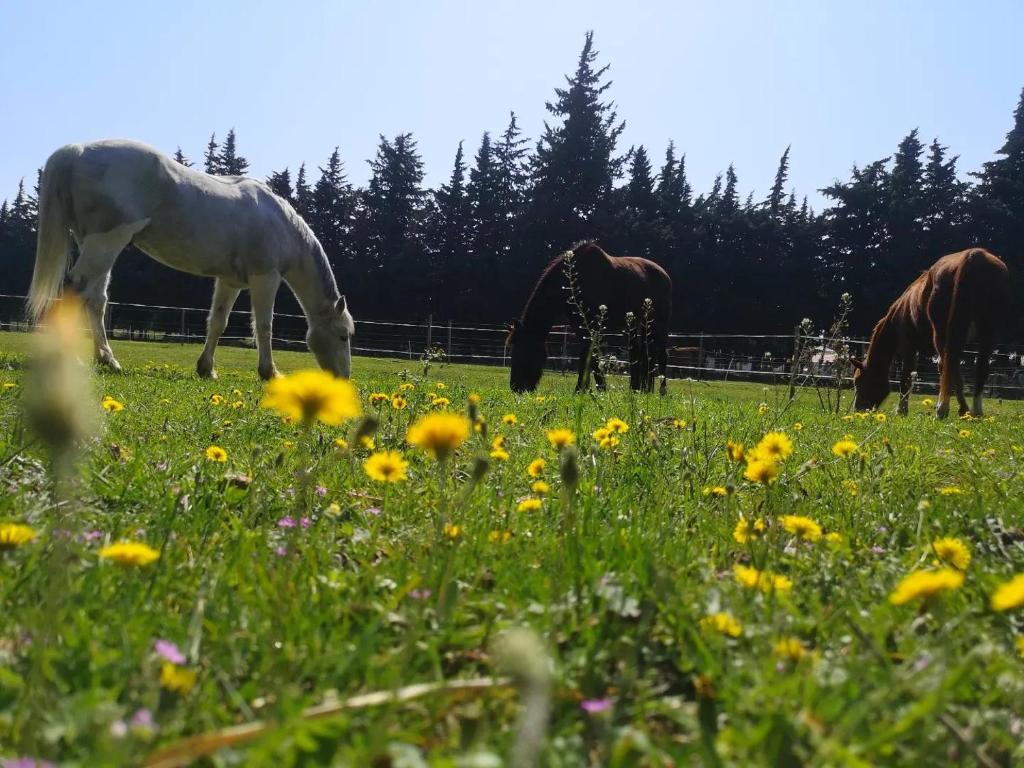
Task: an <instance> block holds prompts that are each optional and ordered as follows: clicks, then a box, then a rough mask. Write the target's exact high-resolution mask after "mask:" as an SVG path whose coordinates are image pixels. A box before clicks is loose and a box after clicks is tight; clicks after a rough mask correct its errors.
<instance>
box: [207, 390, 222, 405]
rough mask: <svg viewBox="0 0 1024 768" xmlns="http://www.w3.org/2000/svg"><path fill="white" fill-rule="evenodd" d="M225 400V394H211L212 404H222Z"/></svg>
mask: <svg viewBox="0 0 1024 768" xmlns="http://www.w3.org/2000/svg"><path fill="white" fill-rule="evenodd" d="M223 402H224V395H218V394H216V393H214V394H212V395H210V405H220V404H221V403H223Z"/></svg>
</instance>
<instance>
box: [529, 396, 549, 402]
mask: <svg viewBox="0 0 1024 768" xmlns="http://www.w3.org/2000/svg"><path fill="white" fill-rule="evenodd" d="M533 399H534V402H537V403H543V402H544V401H545V400H547V399H548V398H547V395H537V396H536V397H535V398H533Z"/></svg>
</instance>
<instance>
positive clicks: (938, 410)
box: [935, 405, 949, 419]
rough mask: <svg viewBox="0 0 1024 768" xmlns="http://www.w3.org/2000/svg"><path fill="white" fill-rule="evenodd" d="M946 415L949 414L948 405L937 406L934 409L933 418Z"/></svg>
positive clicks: (940, 417) (942, 417) (941, 417)
mask: <svg viewBox="0 0 1024 768" xmlns="http://www.w3.org/2000/svg"><path fill="white" fill-rule="evenodd" d="M947 416H949V406H948V405H947V406H946V407H945V408H942V407H939V408H936V409H935V418H936V419H944V418H946V417H947Z"/></svg>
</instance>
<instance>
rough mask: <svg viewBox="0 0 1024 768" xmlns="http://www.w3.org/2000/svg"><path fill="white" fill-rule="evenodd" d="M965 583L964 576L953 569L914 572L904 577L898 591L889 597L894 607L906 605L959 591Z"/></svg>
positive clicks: (897, 587)
mask: <svg viewBox="0 0 1024 768" xmlns="http://www.w3.org/2000/svg"><path fill="white" fill-rule="evenodd" d="M963 583H964V575H963V573H961V572H960V571H955V570H953V569H952V568H941V569H939V570H937V571H914V572H913V573H910V574H908V575H907V576H905V577H903V580H902V581H900V583H899V584H897V585H896V589H895V590H893V592H892V594H891V595H889V602H890V603H892V604H893V605H904V604H906V603H909V602H910V601H911V600H918V599H921V600H927V599H928V598H931V597H934V596H935V595H939V594H942V593H943V592H948V591H949V590H953V589H958V588H959V587H960V585H962V584H963Z"/></svg>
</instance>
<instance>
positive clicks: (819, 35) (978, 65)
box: [0, 0, 1024, 205]
mask: <svg viewBox="0 0 1024 768" xmlns="http://www.w3.org/2000/svg"><path fill="white" fill-rule="evenodd" d="M587 29H593V30H594V33H595V41H596V45H597V48H598V49H599V50H600V52H601V61H602V62H607V63H611V65H612V69H611V72H610V75H611V77H612V79H613V80H614V85H613V87H612V89H611V91H610V95H611V97H612V98H614V99H615V101H616V102H617V104H618V107H619V112H620V115H621V116H622V117H624V118H625V119H626V121H627V129H626V132H625V134H624V147H625V146H629V145H630V144H641V143H642V144H645V145H646V146H647V147H648V149H649V150H650V152H651V155H652V158H654V160H655V161H656V162H660V159H661V156H662V154H663V152H664V148H665V145H666V143H667V141H668V140H669V139H670V138H672V139H675V141H676V144H677V146H678V147H679V148H680V150H682V151H684V152H686V154H687V162H688V167H689V170H690V177H691V181H692V182H693V184H694V186H695V188H696V189H697V190H698V191H699V190H706V189H708V188H709V187H710V185H711V182H712V180H713V178H714V176H715V174H716V173H717V172H719V171H722V170H724V169H725V168H726V166H727V165H728V164H729V163H730V162H734V163H735V164H736V169H737V172H738V174H739V179H740V187H741V191H742V194H743V195H746V193H747V192H748V191H749V190H750V189H754V190H755V193H756V195H757V196H758V197H760V196H762V195H763V194H764V193H765V192H766V190H767V188H768V186H769V185H770V183H771V180H772V177H773V175H774V172H775V167H776V163H777V160H778V157H779V155H780V154H781V153H782V151H783V149H785V147H786V145H787V144H792V145H793V150H792V175H791V184H792V185H794V186H795V187H796V188H797V190H798V192H799V193H801V194H803V193H806V194H808V195H810V196H811V199H812V201H813V202H815V203H816V204H819V205H820V197H819V196H818V195H817V193H816V190H817V189H818V188H819V187H822V186H825V185H826V184H828V183H829V182H831V181H832V180H833V179H835V178H846V177H847V175H848V172H849V169H850V166H851V165H852V164H853V163H865V162H869V161H872V160H875V159H878V158H880V157H883V156H885V155H887V154H890V153H891V152H892V151H893V150H894V149H895V147H896V144H897V142H898V141H899V139H900V138H901V137H902V136H904V135H905V134H906V133H907V132H908V131H909V130H911V129H912V128H915V127H919V128H920V129H921V135H922V138H923V139H925V140H926V141H930V140H931V138H932V137H934V136H938V137H939V138H940V140H941V141H942V142H943V143H945V144H948V145H949V146H950V147H951V150H952V151H953V152H954V153H957V154H959V155H960V156H961V168H962V170H963V171H964V172H966V171H967V170H973V169H976V168H977V167H979V166H980V164H981V163H982V162H983V161H985V160H988V159H990V158H991V156H992V153H993V151H994V150H995V149H997V148H998V147H999V146H1000V145H1001V143H1002V140H1003V137H1004V135H1005V133H1006V131H1007V130H1008V129H1009V127H1010V121H1011V114H1012V111H1013V108H1014V106H1015V104H1016V102H1017V98H1018V96H1019V94H1020V91H1021V87H1022V86H1024V55H1022V53H1021V50H1020V43H1021V37H1020V34H1021V29H1024V2H1020V1H1019V0H998V1H996V0H992V1H982V2H963V1H962V0H960V1H951V0H889V1H888V2H883V1H881V0H858V1H857V2H853V1H852V0H851V1H850V2H842V3H841V2H838V0H806V1H805V2H795V1H787V0H771V1H769V0H763V1H762V2H743V1H740V0H716V1H715V2H707V1H701V2H696V1H693V0H657V1H652V2H642V1H641V0H634V1H633V2H623V1H622V0H619V1H618V2H604V1H603V0H589V1H586V2H575V1H574V2H568V1H566V0H544V1H543V2H536V1H535V0H524V1H523V2H488V1H484V0H481V1H478V2H474V1H470V0H466V1H465V2H454V1H451V2H427V0H419V1H416V0H409V1H408V2H397V1H395V2H371V1H370V0H365V1H359V2H356V1H354V0H353V1H351V2H344V1H343V0H335V1H330V0H321V1H320V2H306V1H305V0H289V2H263V1H262V0H247V1H243V0H230V1H227V0H223V1H220V0H219V1H216V2H208V1H207V2H199V1H198V0H182V1H181V2H149V1H148V0H135V1H134V2H120V3H116V2H106V1H103V0H91V1H90V2H81V1H80V0H50V2H31V1H30V0H22V1H20V2H15V0H5V1H4V2H2V3H0V72H2V74H0V83H2V85H3V87H2V88H0V104H2V107H0V115H2V119H0V146H2V147H3V152H2V153H0V198H2V197H11V196H13V192H14V187H15V185H16V184H17V181H18V179H19V177H21V176H25V177H26V178H27V179H32V178H33V177H34V173H35V169H36V168H37V167H38V166H40V165H42V163H43V162H44V161H45V159H46V156H47V155H48V154H49V152H50V151H52V150H53V149H55V148H56V147H58V146H60V145H61V144H64V143H68V142H71V141H83V140H88V139H97V138H108V137H130V138H136V139H140V140H143V141H146V142H149V143H151V144H153V145H155V146H156V147H158V148H161V149H163V150H165V151H167V152H173V151H174V149H175V148H176V147H177V146H178V145H179V144H180V145H181V147H182V148H183V150H184V151H185V153H186V154H187V155H188V156H189V157H191V158H193V159H197V158H199V157H201V155H202V152H203V149H204V147H205V144H206V140H207V138H208V136H209V135H210V132H211V131H213V130H216V131H217V133H218V136H223V134H224V133H225V132H226V131H227V129H228V128H230V127H232V126H233V127H234V128H235V129H236V131H237V133H238V137H239V147H240V150H241V151H242V153H243V154H244V155H245V156H246V157H248V159H249V161H250V163H251V172H252V174H253V175H255V176H259V177H264V176H266V175H267V174H268V173H269V172H270V171H271V170H275V169H279V168H282V167H284V166H286V165H287V166H290V167H291V168H292V170H293V173H294V170H295V168H296V167H297V166H298V164H299V163H300V162H301V161H303V160H305V161H306V163H307V167H310V168H313V169H315V166H316V165H317V164H323V162H324V159H325V158H326V157H327V155H328V154H329V153H330V151H331V150H332V148H333V147H334V146H335V145H339V146H340V148H341V154H342V157H343V159H344V161H345V164H346V168H347V171H348V174H349V177H350V179H351V180H353V181H354V182H357V183H363V182H364V181H365V180H366V178H367V175H368V170H367V164H366V160H367V159H368V158H370V157H372V156H373V153H374V151H375V146H376V143H377V137H378V134H381V133H384V134H386V135H389V136H390V135H394V134H395V133H398V132H401V131H412V132H413V133H414V134H415V135H416V137H417V139H418V141H419V147H420V150H421V152H422V154H423V157H424V159H425V161H426V171H427V182H428V184H430V185H434V184H436V183H438V182H440V181H442V180H443V179H444V178H445V177H446V176H447V174H448V173H449V172H450V168H451V162H452V157H453V155H454V152H455V147H456V145H457V143H458V141H459V140H460V139H465V141H466V147H467V155H470V156H471V155H472V153H473V152H474V151H475V149H476V146H477V144H478V142H479V139H480V134H481V133H482V132H483V131H484V130H486V129H490V130H492V131H495V132H497V131H500V130H501V129H503V128H504V126H505V123H506V121H507V118H508V112H509V110H515V111H516V113H517V114H518V115H519V116H520V119H521V124H522V126H523V128H524V130H525V133H526V135H527V136H528V137H530V138H531V140H532V139H535V138H536V137H537V135H538V134H539V132H540V130H541V128H542V125H543V120H544V119H545V117H546V112H545V110H544V102H545V101H546V100H548V99H550V98H551V97H552V95H553V90H552V89H553V88H554V87H555V86H557V85H560V84H561V83H562V82H563V80H562V76H563V75H564V74H565V73H568V72H571V71H572V70H573V69H574V67H575V64H576V59H577V55H578V53H579V50H580V47H581V45H582V43H583V36H584V32H585V31H586V30H587ZM315 175H316V174H314V177H315Z"/></svg>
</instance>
